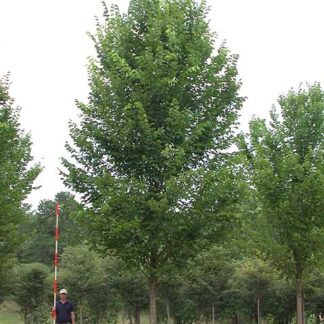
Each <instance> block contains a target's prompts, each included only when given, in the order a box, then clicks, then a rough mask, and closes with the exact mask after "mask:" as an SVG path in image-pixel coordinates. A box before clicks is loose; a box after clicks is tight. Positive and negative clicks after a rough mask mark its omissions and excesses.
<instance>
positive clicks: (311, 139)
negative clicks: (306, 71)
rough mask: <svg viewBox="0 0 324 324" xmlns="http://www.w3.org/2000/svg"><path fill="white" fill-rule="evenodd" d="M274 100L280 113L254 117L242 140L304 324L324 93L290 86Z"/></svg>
mask: <svg viewBox="0 0 324 324" xmlns="http://www.w3.org/2000/svg"><path fill="white" fill-rule="evenodd" d="M278 102H279V105H280V111H279V113H278V112H276V110H275V108H273V110H272V112H271V121H270V124H269V125H267V124H266V122H265V121H264V120H260V119H254V120H252V122H251V124H250V134H249V136H248V139H247V141H246V142H243V141H242V142H241V144H242V149H243V150H244V151H245V152H246V155H247V157H248V159H249V161H250V172H251V174H252V177H253V184H254V186H255V188H256V190H257V194H258V197H259V199H260V201H261V203H262V212H263V214H264V215H265V216H266V219H267V224H268V225H269V226H270V227H269V232H270V233H272V239H273V240H274V242H275V243H276V244H277V245H279V246H280V253H279V254H280V255H282V252H284V254H285V258H282V257H281V258H279V259H280V262H277V264H278V265H281V269H284V270H285V271H286V270H287V269H289V267H292V268H293V269H294V273H295V276H296V287H297V323H298V324H303V323H304V319H303V318H304V316H303V292H302V288H303V283H302V281H303V273H304V271H305V270H307V267H308V265H310V264H311V261H312V260H313V258H314V256H315V255H316V252H318V251H319V248H320V247H321V246H323V245H322V244H321V243H322V241H323V240H322V237H323V234H322V233H323V225H324V141H323V140H324V92H323V91H322V90H321V88H320V86H319V85H318V84H314V85H311V86H307V87H306V88H305V89H303V88H300V89H299V90H298V91H297V92H296V91H293V90H291V91H290V92H289V93H288V94H287V95H282V96H280V98H279V101H278ZM275 251H277V249H273V250H272V252H275ZM279 254H278V255H279ZM279 259H278V260H279Z"/></svg>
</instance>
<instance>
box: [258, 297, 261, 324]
mask: <svg viewBox="0 0 324 324" xmlns="http://www.w3.org/2000/svg"><path fill="white" fill-rule="evenodd" d="M257 304H258V324H261V321H262V315H261V307H260V297H259V296H258V297H257Z"/></svg>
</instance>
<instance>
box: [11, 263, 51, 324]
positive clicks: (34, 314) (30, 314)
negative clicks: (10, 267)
mask: <svg viewBox="0 0 324 324" xmlns="http://www.w3.org/2000/svg"><path fill="white" fill-rule="evenodd" d="M16 274H17V281H16V287H15V292H14V293H15V300H16V302H17V304H18V306H19V311H20V313H21V314H22V317H23V319H24V322H25V324H33V323H46V322H47V321H48V318H49V312H48V309H49V305H48V303H47V300H48V285H47V277H48V274H49V269H48V267H47V266H45V265H43V264H41V263H31V264H22V265H20V266H18V267H17V268H16Z"/></svg>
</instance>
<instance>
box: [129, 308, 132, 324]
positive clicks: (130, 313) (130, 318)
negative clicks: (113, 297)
mask: <svg viewBox="0 0 324 324" xmlns="http://www.w3.org/2000/svg"><path fill="white" fill-rule="evenodd" d="M128 320H129V324H133V318H132V312H131V311H130V310H129V311H128Z"/></svg>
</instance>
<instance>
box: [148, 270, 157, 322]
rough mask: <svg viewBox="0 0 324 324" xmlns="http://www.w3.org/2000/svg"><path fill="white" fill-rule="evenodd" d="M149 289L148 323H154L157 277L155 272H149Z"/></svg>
mask: <svg viewBox="0 0 324 324" xmlns="http://www.w3.org/2000/svg"><path fill="white" fill-rule="evenodd" d="M149 291H150V312H149V318H150V324H156V294H157V277H156V274H155V273H151V274H150V278H149Z"/></svg>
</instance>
